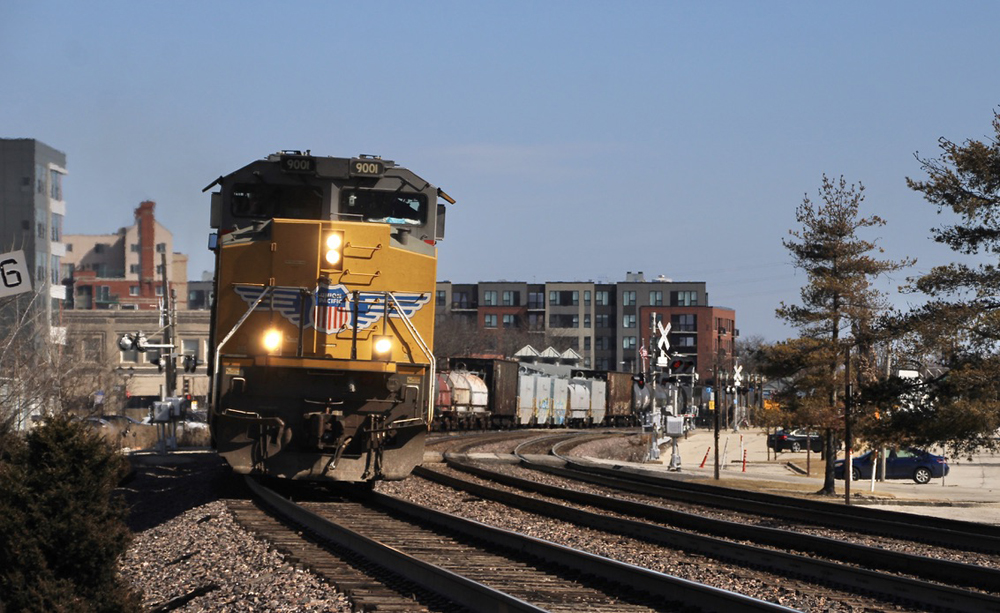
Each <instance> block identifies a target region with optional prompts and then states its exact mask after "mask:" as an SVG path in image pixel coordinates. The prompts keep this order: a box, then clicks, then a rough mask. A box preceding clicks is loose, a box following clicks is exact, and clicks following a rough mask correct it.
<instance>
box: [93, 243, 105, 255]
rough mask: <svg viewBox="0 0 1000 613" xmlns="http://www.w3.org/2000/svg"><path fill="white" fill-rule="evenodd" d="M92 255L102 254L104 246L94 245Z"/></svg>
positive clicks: (100, 244)
mask: <svg viewBox="0 0 1000 613" xmlns="http://www.w3.org/2000/svg"><path fill="white" fill-rule="evenodd" d="M94 253H104V245H103V244H102V243H98V244H96V245H94Z"/></svg>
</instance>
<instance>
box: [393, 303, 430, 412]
mask: <svg viewBox="0 0 1000 613" xmlns="http://www.w3.org/2000/svg"><path fill="white" fill-rule="evenodd" d="M385 300H386V303H387V304H386V306H387V307H388V302H389V300H392V305H393V308H395V309H396V312H397V313H399V316H400V317H399V318H400V319H402V320H403V323H404V324H405V325H406V329H407V330H409V331H410V335H411V336H413V340H415V341H416V342H417V345H419V346H420V350H421V351H423V352H424V355H425V356H427V358H428V362H429V363H430V365H431V377H430V382H429V383H430V389H429V390H428V393H427V426H428V427H430V425H431V421H433V419H434V385H435V384H436V382H437V360H436V359H435V358H434V353H433V352H432V351H431V349H430V347H428V346H427V343H426V342H424V338H423V337H422V336H420V332H419V331H418V330H417V327H416V326H414V325H413V322H412V321H410V317H409V316H408V315H407V314H406V311H404V310H403V308H402V307H401V306H399V302H397V301H396V297H395V296H393V295H392V293H391V292H386V293H385ZM385 316H386V317H388V316H389V309H388V308H386V310H385Z"/></svg>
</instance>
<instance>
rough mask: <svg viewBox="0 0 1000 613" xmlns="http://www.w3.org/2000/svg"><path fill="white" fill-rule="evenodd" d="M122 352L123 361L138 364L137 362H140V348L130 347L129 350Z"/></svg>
mask: <svg viewBox="0 0 1000 613" xmlns="http://www.w3.org/2000/svg"><path fill="white" fill-rule="evenodd" d="M121 354H122V357H121V361H122V362H126V363H129V364H136V363H138V362H139V350H138V349H129V350H128V351H122V352H121Z"/></svg>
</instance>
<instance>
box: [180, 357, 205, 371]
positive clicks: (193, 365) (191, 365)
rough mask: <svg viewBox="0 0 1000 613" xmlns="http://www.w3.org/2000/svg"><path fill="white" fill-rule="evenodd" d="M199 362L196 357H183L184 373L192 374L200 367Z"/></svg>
mask: <svg viewBox="0 0 1000 613" xmlns="http://www.w3.org/2000/svg"><path fill="white" fill-rule="evenodd" d="M201 363H202V362H201V360H199V359H198V356H194V355H186V356H184V372H194V371H195V370H197V369H198V366H200V365H201Z"/></svg>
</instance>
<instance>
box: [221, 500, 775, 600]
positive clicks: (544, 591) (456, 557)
mask: <svg viewBox="0 0 1000 613" xmlns="http://www.w3.org/2000/svg"><path fill="white" fill-rule="evenodd" d="M250 487H251V489H252V490H253V491H254V493H255V496H257V497H258V499H259V500H260V501H261V504H262V505H263V506H265V507H267V508H268V509H270V510H271V513H277V514H279V515H280V517H281V519H280V521H279V520H275V519H274V518H273V517H271V518H268V517H266V516H262V515H260V514H259V513H260V511H259V509H258V510H257V511H252V510H251V509H248V508H239V507H241V506H242V505H245V503H241V504H240V505H237V510H236V514H237V516H238V517H240V516H241V514H243V516H244V517H245V518H247V519H244V518H241V521H249V522H250V523H251V524H252V527H253V528H254V529H255V530H256V531H257V532H258V533H261V534H262V535H264V536H265V538H268V540H271V541H272V542H274V543H276V544H277V545H278V546H279V547H282V548H284V549H286V550H288V549H291V550H292V551H291V552H290V555H292V556H293V557H296V558H298V559H299V560H300V563H303V564H304V565H307V566H309V567H311V568H313V569H315V570H317V572H320V574H322V575H324V576H326V577H328V578H329V579H330V580H331V582H333V583H334V584H335V585H338V586H340V585H346V586H348V588H350V581H351V580H353V581H356V582H359V585H363V586H364V587H363V588H361V589H358V588H355V589H353V590H352V589H344V590H343V591H345V593H347V595H348V597H349V598H352V600H354V599H355V597H363V596H365V594H366V593H368V592H373V591H376V590H380V591H379V594H378V596H377V598H378V599H382V601H383V602H381V603H375V602H372V601H371V600H370V599H369V602H368V603H367V604H366V603H365V602H364V601H363V598H361V599H360V600H357V601H355V605H354V606H355V607H356V608H359V609H364V608H365V607H366V606H368V607H372V606H377V607H378V608H379V609H380V610H385V609H391V608H395V609H397V610H407V611H414V610H429V611H448V610H471V611H567V612H573V613H578V612H581V611H589V610H593V611H621V612H631V611H680V610H684V611H698V610H703V611H731V610H746V611H789V610H791V609H788V608H786V607H782V606H780V605H777V604H773V603H769V602H765V601H762V600H758V599H754V598H749V597H747V596H744V595H741V594H738V593H734V592H729V591H726V590H720V589H717V588H712V587H708V586H704V585H701V584H697V583H694V582H690V581H685V580H682V579H677V578H675V577H670V576H668V575H663V574H661V573H657V572H654V571H650V570H647V569H644V568H639V567H635V566H631V565H628V564H624V563H621V562H616V561H614V560H610V559H607V558H602V557H600V556H595V555H592V554H588V553H586V552H581V551H577V550H574V549H570V548H567V547H563V546H559V545H555V544H553V543H549V542H545V541H541V540H539V539H534V538H530V537H526V536H523V535H520V534H517V533H514V532H509V531H506V530H500V529H497V528H492V527H490V526H486V525H484V524H480V523H477V522H472V521H468V520H464V519H461V518H458V517H454V516H453V515H449V514H445V513H440V512H437V511H433V510H431V509H427V508H423V507H420V506H418V505H414V504H411V503H407V502H405V501H402V500H398V499H395V498H393V497H391V496H385V495H382V494H378V493H372V495H371V497H370V498H368V499H366V500H364V501H363V502H362V501H343V500H341V501H336V502H329V501H324V502H309V503H305V504H295V503H293V502H291V501H290V500H288V499H287V498H285V497H283V496H280V495H278V494H276V493H275V492H273V491H271V490H268V489H267V488H264V487H262V486H260V485H259V484H256V483H254V482H251V483H250ZM251 520H252V521H251ZM283 523H287V524H289V525H292V526H295V527H296V528H295V529H294V530H293V531H292V532H294V534H292V533H290V532H289V530H288V529H287V527H285V528H281V525H282V524H283ZM303 537H307V538H303ZM302 542H306V543H308V544H310V545H309V546H308V547H305V546H302V544H301V543H302ZM327 548H330V549H333V550H334V551H337V552H340V553H341V554H343V553H344V552H347V555H348V556H349V558H350V562H349V563H344V562H338V561H335V560H334V559H333V558H331V557H330V556H331V554H329V553H323V552H325V551H327ZM307 550H308V551H307ZM347 566H350V567H352V568H353V570H354V571H355V574H353V575H352V576H353V577H354V579H350V578H338V573H346V571H345V570H344V567H347ZM322 569H326V570H322ZM387 569H391V570H387ZM357 573H360V576H361V577H362V578H358V577H359V575H358V574H357ZM343 576H344V577H347V575H343ZM376 576H377V577H383V576H387V577H389V579H388V580H387V583H389V584H392V585H395V586H397V587H396V588H395V589H389V590H387V589H385V588H379V587H378V585H377V584H378V583H379V581H378V580H376V579H374V577H376ZM398 586H402V587H401V588H400V587H398ZM352 591H353V592H357V593H356V594H352V593H351V592H352ZM390 592H395V595H394V596H393V595H392V594H390ZM410 594H412V596H410ZM407 598H408V600H407ZM389 599H392V600H391V601H390V600H389ZM407 607H409V608H407Z"/></svg>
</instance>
